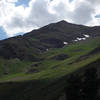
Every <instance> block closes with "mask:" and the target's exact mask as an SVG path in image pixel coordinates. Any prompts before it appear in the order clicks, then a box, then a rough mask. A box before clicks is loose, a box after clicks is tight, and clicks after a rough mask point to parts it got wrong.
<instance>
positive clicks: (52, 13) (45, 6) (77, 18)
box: [0, 0, 100, 36]
mask: <svg viewBox="0 0 100 100" xmlns="http://www.w3.org/2000/svg"><path fill="white" fill-rule="evenodd" d="M15 2H18V0H0V26H2V27H3V28H4V29H5V31H6V32H7V35H8V36H13V35H15V34H17V33H19V32H28V31H31V30H33V29H35V28H39V27H42V26H44V25H47V24H49V23H52V22H57V21H60V20H66V21H69V22H74V23H76V24H83V25H90V26H93V25H100V21H99V19H97V18H95V15H96V14H100V10H99V9H100V0H74V1H73V2H71V3H70V2H69V0H52V2H50V0H31V1H30V2H29V6H28V7H26V8H24V6H23V5H21V6H17V7H16V6H15Z"/></svg>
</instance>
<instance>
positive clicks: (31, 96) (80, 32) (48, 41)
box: [0, 21, 100, 100]
mask: <svg viewBox="0 0 100 100" xmlns="http://www.w3.org/2000/svg"><path fill="white" fill-rule="evenodd" d="M99 65H100V27H99V26H95V27H87V26H82V25H75V24H71V23H68V22H66V21H60V22H58V23H52V24H49V25H47V26H44V27H42V28H40V29H37V30H33V31H31V32H29V33H26V34H24V35H22V36H16V37H12V38H8V39H5V40H1V41H0V99H2V100H59V99H61V100H65V99H63V95H64V94H65V93H67V95H68V94H69V93H70V92H72V91H74V93H77V91H78V92H80V90H85V87H87V86H88V87H89V91H94V92H91V93H90V94H92V93H93V94H94V95H95V94H98V95H97V96H96V97H95V99H94V100H99V99H100V93H99V92H98V93H97V92H96V91H97V89H98V90H99V88H97V87H96V86H98V85H95V84H96V82H98V83H99V80H100V67H99ZM91 73H92V74H91ZM70 77H71V79H70ZM91 78H92V80H91ZM69 79H70V81H69ZM77 79H78V81H77ZM80 81H81V82H82V83H86V84H83V86H82V87H80V86H81V85H80V84H79V82H80ZM69 82H70V84H71V83H72V84H73V83H74V84H73V85H74V86H73V85H72V84H71V85H70V84H69ZM90 83H94V84H92V85H91V84H90ZM70 86H71V87H73V88H72V91H70V90H69V91H70V92H66V90H67V89H68V87H70ZM76 86H78V88H79V90H77V88H75V87H76ZM90 86H92V87H93V88H91V89H90ZM83 87H84V88H83ZM94 87H95V88H94ZM93 89H94V90H93ZM67 91H68V90H67ZM82 94H86V92H85V91H82ZM87 94H88V95H90V94H89V93H87ZM85 96H86V95H85ZM90 97H91V96H90ZM90 97H89V96H88V98H90ZM85 98H87V97H85ZM97 98H98V99H97ZM82 99H83V98H82ZM82 99H80V100H82Z"/></svg>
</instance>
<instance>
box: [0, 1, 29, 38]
mask: <svg viewBox="0 0 100 100" xmlns="http://www.w3.org/2000/svg"><path fill="white" fill-rule="evenodd" d="M29 2H30V0H18V2H16V3H15V5H16V6H20V5H23V6H24V7H28V4H29ZM22 34H24V33H23V32H20V33H18V34H17V35H22ZM5 38H8V35H7V34H6V32H5V31H4V29H3V27H0V40H3V39H5Z"/></svg>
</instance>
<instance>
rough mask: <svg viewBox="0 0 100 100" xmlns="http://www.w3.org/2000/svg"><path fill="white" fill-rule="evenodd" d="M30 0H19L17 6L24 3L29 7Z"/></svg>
mask: <svg viewBox="0 0 100 100" xmlns="http://www.w3.org/2000/svg"><path fill="white" fill-rule="evenodd" d="M29 2H30V0H18V2H16V4H15V5H16V6H19V5H24V7H27V6H28V4H29Z"/></svg>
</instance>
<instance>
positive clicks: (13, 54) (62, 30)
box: [0, 21, 100, 61]
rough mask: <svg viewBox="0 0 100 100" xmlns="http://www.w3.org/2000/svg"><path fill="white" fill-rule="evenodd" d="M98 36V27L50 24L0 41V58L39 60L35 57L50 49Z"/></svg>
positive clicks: (99, 30) (64, 22) (64, 23)
mask: <svg viewBox="0 0 100 100" xmlns="http://www.w3.org/2000/svg"><path fill="white" fill-rule="evenodd" d="M98 36H100V27H98V26H97V27H86V26H82V25H75V24H71V23H68V22H66V21H60V22H58V23H52V24H49V25H47V26H44V27H42V28H40V29H37V30H33V31H31V32H29V33H26V34H24V35H22V36H16V37H12V38H9V39H5V40H1V41H0V56H2V57H4V58H19V59H21V60H34V61H35V60H40V58H38V57H37V55H38V54H39V53H41V52H45V51H47V50H48V49H50V48H61V47H63V46H64V45H66V44H70V43H73V42H75V41H79V40H85V39H87V38H88V37H90V38H94V37H98Z"/></svg>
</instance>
